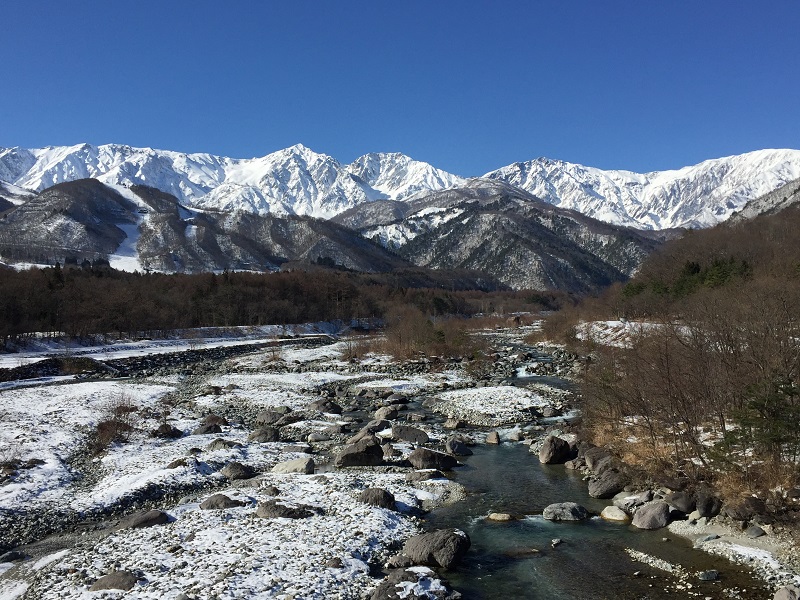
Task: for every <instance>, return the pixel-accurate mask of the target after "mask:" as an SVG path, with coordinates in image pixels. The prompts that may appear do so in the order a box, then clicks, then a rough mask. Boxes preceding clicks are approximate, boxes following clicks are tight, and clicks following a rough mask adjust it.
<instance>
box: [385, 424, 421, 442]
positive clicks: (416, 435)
mask: <svg viewBox="0 0 800 600" xmlns="http://www.w3.org/2000/svg"><path fill="white" fill-rule="evenodd" d="M392 439H394V440H397V441H400V442H410V443H412V444H427V443H428V439H429V438H428V434H427V433H425V432H424V431H422V430H421V429H417V428H416V427H411V426H410V425H392Z"/></svg>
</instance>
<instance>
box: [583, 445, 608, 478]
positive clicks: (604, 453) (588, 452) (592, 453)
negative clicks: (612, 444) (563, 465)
mask: <svg viewBox="0 0 800 600" xmlns="http://www.w3.org/2000/svg"><path fill="white" fill-rule="evenodd" d="M610 456H611V454H610V453H609V451H608V450H606V449H605V448H598V447H596V446H593V447H591V448H586V449H585V450H584V451H583V456H582V458H583V460H585V461H586V466H587V467H589V470H590V471H592V472H594V470H595V469H596V468H597V466H598V464H599V463H600V461H601V460H603V459H604V458H606V457H610Z"/></svg>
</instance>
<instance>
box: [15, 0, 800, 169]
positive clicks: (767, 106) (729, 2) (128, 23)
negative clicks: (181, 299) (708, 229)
mask: <svg viewBox="0 0 800 600" xmlns="http://www.w3.org/2000/svg"><path fill="white" fill-rule="evenodd" d="M2 19H3V27H2V35H0V45H1V46H2V50H3V53H2V55H3V60H2V63H0V146H2V147H9V146H23V147H39V146H45V145H63V144H75V143H79V142H89V143H93V144H102V143H109V142H114V143H125V144H130V145H132V146H152V147H155V148H163V149H170V150H181V151H186V152H210V153H213V154H221V155H226V156H234V157H241V158H246V157H252V156H261V155H264V154H267V153H269V152H272V151H275V150H278V149H281V148H285V147H287V146H290V145H292V144H295V143H298V142H300V143H303V144H305V145H306V146H309V147H310V148H312V149H313V150H316V151H317V152H323V153H326V154H330V155H332V156H334V157H336V158H337V159H338V160H340V161H342V162H349V161H351V160H353V159H354V158H356V157H357V156H359V155H361V154H364V153H366V152H373V151H400V152H404V153H406V154H408V155H410V156H412V157H414V158H417V159H419V160H425V161H427V162H430V163H432V164H434V165H436V166H438V167H440V168H443V169H446V170H448V171H451V172H454V173H457V174H460V175H480V174H483V173H484V172H486V171H489V170H491V169H494V168H497V167H500V166H503V165H506V164H509V163H512V162H515V161H522V160H528V159H531V158H535V157H537V156H549V157H552V158H560V159H564V160H568V161H572V162H578V163H583V164H587V165H592V166H598V167H602V168H627V169H631V170H637V171H649V170H657V169H665V168H675V167H680V166H684V165H687V164H693V163H696V162H699V161H701V160H704V159H707V158H715V157H718V156H725V155H729V154H738V153H741V152H746V151H750V150H756V149H760V148H768V147H771V148H787V147H789V148H798V147H800V2H798V0H783V1H777V0H776V1H771V0H765V1H760V2H755V1H749V2H742V1H737V0H725V1H706V0H702V1H698V0H692V1H672V0H670V1H668V2H651V1H647V0H642V1H639V0H630V1H627V2H621V1H619V2H618V1H611V0H609V1H599V0H593V1H550V2H544V1H541V2H540V1H534V0H527V1H522V2H488V1H486V2H471V1H459V2H449V1H441V0H429V1H424V2H423V1H403V2H389V1H383V0H371V1H368V2H346V1H341V2H339V1H337V2H333V1H326V0H316V1H308V2H301V1H289V2H266V1H261V0H253V1H247V2H245V1H234V0H229V1H226V2H221V1H219V0H216V1H207V0H192V1H191V2H189V1H180V0H158V1H152V0H136V1H135V2H122V1H115V0H97V1H89V0H86V1H82V0H76V1H75V2H66V1H64V0H47V1H37V0H6V2H4V4H3V9H2Z"/></svg>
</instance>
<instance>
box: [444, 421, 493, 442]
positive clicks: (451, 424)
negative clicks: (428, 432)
mask: <svg viewBox="0 0 800 600" xmlns="http://www.w3.org/2000/svg"><path fill="white" fill-rule="evenodd" d="M442 426H443V427H444V428H445V429H461V428H462V427H464V422H463V421H459V420H458V419H454V418H452V417H451V418H449V419H447V420H446V421H445V422H444V424H443V425H442ZM489 435H491V434H489ZM487 443H489V444H491V442H487Z"/></svg>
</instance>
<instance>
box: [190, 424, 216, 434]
mask: <svg viewBox="0 0 800 600" xmlns="http://www.w3.org/2000/svg"><path fill="white" fill-rule="evenodd" d="M209 433H222V427H220V426H219V424H217V423H211V424H209V425H200V427H196V428H195V429H193V430H192V435H206V434H209Z"/></svg>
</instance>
